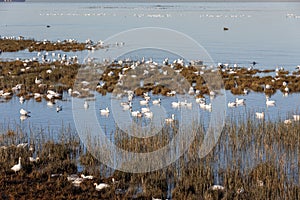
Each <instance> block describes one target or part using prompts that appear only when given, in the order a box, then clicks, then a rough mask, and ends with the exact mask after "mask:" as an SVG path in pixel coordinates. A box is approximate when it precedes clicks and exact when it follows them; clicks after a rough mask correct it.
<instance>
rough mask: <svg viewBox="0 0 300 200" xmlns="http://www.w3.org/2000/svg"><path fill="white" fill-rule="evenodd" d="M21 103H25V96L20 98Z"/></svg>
mask: <svg viewBox="0 0 300 200" xmlns="http://www.w3.org/2000/svg"><path fill="white" fill-rule="evenodd" d="M19 101H20V103H21V104H23V103H24V101H25V98H24V97H23V96H20V98H19Z"/></svg>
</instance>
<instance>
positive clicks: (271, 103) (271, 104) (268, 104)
mask: <svg viewBox="0 0 300 200" xmlns="http://www.w3.org/2000/svg"><path fill="white" fill-rule="evenodd" d="M266 104H267V106H274V105H275V101H274V100H270V99H269V98H267V101H266Z"/></svg>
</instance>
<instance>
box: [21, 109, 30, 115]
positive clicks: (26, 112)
mask: <svg viewBox="0 0 300 200" xmlns="http://www.w3.org/2000/svg"><path fill="white" fill-rule="evenodd" d="M29 113H30V112H29V111H26V110H24V109H23V108H21V110H20V114H21V115H22V116H28V114H29Z"/></svg>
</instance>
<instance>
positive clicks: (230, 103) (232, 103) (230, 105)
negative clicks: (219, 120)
mask: <svg viewBox="0 0 300 200" xmlns="http://www.w3.org/2000/svg"><path fill="white" fill-rule="evenodd" d="M235 106H236V103H235V102H229V103H228V107H229V108H234V107H235Z"/></svg>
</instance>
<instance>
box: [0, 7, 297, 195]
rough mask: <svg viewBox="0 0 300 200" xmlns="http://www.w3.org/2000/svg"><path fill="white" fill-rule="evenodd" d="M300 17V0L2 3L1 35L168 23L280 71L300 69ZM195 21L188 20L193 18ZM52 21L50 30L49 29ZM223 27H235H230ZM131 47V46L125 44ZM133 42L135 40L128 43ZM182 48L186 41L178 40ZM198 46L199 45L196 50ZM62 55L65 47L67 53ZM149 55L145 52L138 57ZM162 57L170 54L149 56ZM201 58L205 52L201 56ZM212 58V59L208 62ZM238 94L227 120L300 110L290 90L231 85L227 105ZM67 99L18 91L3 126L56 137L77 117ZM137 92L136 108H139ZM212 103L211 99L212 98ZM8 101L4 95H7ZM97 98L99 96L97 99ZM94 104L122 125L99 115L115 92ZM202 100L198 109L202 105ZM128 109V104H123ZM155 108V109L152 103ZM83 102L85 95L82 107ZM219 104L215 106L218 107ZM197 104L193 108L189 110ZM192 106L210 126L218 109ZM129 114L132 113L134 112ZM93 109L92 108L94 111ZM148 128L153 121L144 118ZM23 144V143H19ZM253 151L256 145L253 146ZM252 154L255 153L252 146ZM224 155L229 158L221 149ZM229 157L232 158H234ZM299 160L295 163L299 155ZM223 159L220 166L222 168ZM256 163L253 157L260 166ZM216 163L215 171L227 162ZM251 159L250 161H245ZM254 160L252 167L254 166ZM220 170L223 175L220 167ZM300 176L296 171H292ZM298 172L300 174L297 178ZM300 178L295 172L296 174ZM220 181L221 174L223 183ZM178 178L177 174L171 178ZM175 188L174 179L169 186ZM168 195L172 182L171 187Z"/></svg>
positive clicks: (166, 100)
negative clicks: (240, 89) (23, 96)
mask: <svg viewBox="0 0 300 200" xmlns="http://www.w3.org/2000/svg"><path fill="white" fill-rule="evenodd" d="M289 13H293V14H295V16H298V15H300V4H299V3H226V4H225V3H163V4H156V3H139V4H132V3H76V4H69V3H56V4H51V3H28V2H27V3H20V4H10V3H7V4H1V8H0V19H2V20H1V21H0V35H1V36H12V35H14V36H19V35H22V36H25V37H30V38H34V39H37V40H43V39H48V40H53V41H54V40H58V39H60V40H64V39H67V38H75V39H78V40H79V41H85V40H86V39H87V38H90V39H92V40H95V41H98V40H104V39H106V38H108V37H110V36H111V35H114V34H117V33H119V32H121V31H125V30H128V29H131V28H140V27H149V26H150V27H151V26H155V27H157V26H158V27H164V28H170V29H174V30H176V31H179V32H182V33H184V34H187V35H188V36H190V37H192V38H193V39H194V40H195V41H197V42H198V43H199V44H200V45H202V46H203V47H204V48H205V49H206V50H207V52H208V54H209V55H210V56H211V57H212V59H213V61H214V62H215V63H218V62H222V63H230V64H234V63H238V64H239V65H240V66H245V67H248V66H250V63H251V62H253V61H256V62H257V63H258V64H257V65H256V66H255V67H257V68H262V69H275V66H277V65H279V66H284V67H285V68H286V69H287V70H294V68H295V66H297V65H299V64H300V56H299V52H300V46H299V44H300V37H299V35H300V19H299V18H296V17H289V16H287V14H289ZM187 22H189V23H187ZM46 25H50V26H51V27H50V28H46ZM223 27H229V30H228V31H223ZM125 45H127V44H125ZM128 45H130V44H128ZM175 45H176V46H177V47H180V41H178V42H177V43H176V44H175ZM191 51H192V50H191ZM36 53H37V52H31V53H30V52H28V51H26V50H25V51H21V52H16V53H2V54H1V55H0V59H15V58H22V59H25V58H32V57H33V56H36ZM60 53H62V52H60ZM89 53H90V52H88V51H83V52H69V53H67V54H68V55H78V58H79V61H80V62H83V59H84V58H86V56H87V55H89ZM138 56H142V55H138ZM145 56H146V57H147V56H148V57H154V58H157V59H158V60H159V61H161V60H162V59H163V58H164V57H165V56H164V55H160V54H157V55H145ZM199 59H201V58H199ZM206 64H208V65H210V64H212V63H210V62H208V61H206ZM153 98H154V99H156V98H161V99H162V105H161V107H159V108H161V109H162V108H164V110H165V113H164V115H163V118H165V117H170V116H171V114H173V113H174V114H175V115H176V116H177V117H179V118H180V114H182V110H178V109H174V108H172V107H171V102H173V101H177V98H176V97H163V96H153ZM235 98H245V99H246V105H244V106H239V107H236V108H227V109H226V116H227V117H228V118H233V117H236V116H238V117H237V118H239V117H240V118H241V119H245V118H246V117H249V116H250V117H253V118H254V114H255V112H265V116H266V120H271V121H279V120H285V119H287V118H291V115H292V114H294V113H297V114H300V101H299V99H300V94H290V95H288V96H283V94H282V93H281V92H280V91H278V92H276V93H275V94H274V95H273V96H272V97H271V99H274V100H276V106H274V107H267V106H266V104H265V95H264V94H263V93H254V92H250V93H249V95H247V96H243V95H237V96H235V95H232V94H231V93H230V91H226V103H225V104H226V105H227V102H229V101H234V100H235ZM63 99H64V101H58V102H57V104H56V105H62V107H63V109H62V111H61V112H59V113H57V112H56V109H55V108H56V105H53V106H52V107H51V106H49V105H47V102H46V101H45V100H42V102H39V103H38V102H35V101H34V100H33V99H31V100H29V101H25V102H24V104H20V103H19V100H18V98H17V97H15V96H14V97H13V98H12V99H11V100H9V101H7V102H1V103H0V112H1V115H0V123H1V124H3V126H4V127H3V129H6V127H10V128H13V129H14V128H20V129H21V130H22V131H23V132H26V133H27V134H31V135H32V136H33V137H35V136H36V137H38V136H39V135H41V134H43V131H42V130H44V129H48V128H49V129H51V130H52V131H53V135H52V136H49V137H50V138H54V139H56V135H59V133H60V130H61V127H62V125H64V126H70V127H71V128H72V129H75V123H74V119H73V112H72V111H74V110H73V109H74V107H73V105H72V97H70V96H69V95H68V94H67V93H65V94H64V96H63ZM140 99H141V98H136V99H135V101H134V102H133V103H134V109H140V108H141V106H140V105H139V103H138V101H139V100H140ZM206 99H207V101H208V102H209V101H210V99H209V97H206ZM1 100H2V99H1ZM90 103H92V102H90ZM94 103H95V107H91V106H90V107H89V109H88V110H89V111H95V114H96V117H97V121H98V122H99V123H100V125H101V127H102V128H103V130H105V132H106V134H107V135H108V136H111V135H110V133H112V132H113V131H114V130H115V123H116V122H115V120H114V117H115V116H114V114H113V113H111V114H109V115H108V116H103V115H100V112H99V110H100V109H103V108H106V107H108V108H109V109H110V110H112V106H115V107H118V106H119V105H117V104H112V98H111V95H110V94H108V95H106V96H101V95H100V94H96V101H95V102H94ZM196 106H197V107H196ZM20 108H24V109H26V110H29V111H31V114H30V117H29V118H27V119H25V120H23V121H21V120H20V114H19V110H20ZM118 108H121V107H118ZM153 108H155V107H154V106H153ZM80 109H82V110H84V108H83V100H82V108H80ZM213 109H214V108H213ZM190 111H191V110H188V109H186V112H190ZM193 111H197V113H198V114H199V115H200V117H201V118H202V121H203V122H204V123H205V126H206V127H207V126H208V124H209V118H210V115H211V113H210V112H208V111H205V110H202V109H200V108H199V106H198V105H195V104H194V105H193ZM127 112H128V111H127ZM87 113H89V112H87ZM117 114H120V115H119V116H118V119H120V120H124V121H125V119H127V118H128V115H126V111H121V113H120V112H119V113H117ZM133 121H134V122H141V123H142V124H144V125H145V126H146V125H148V124H149V120H144V119H142V120H141V121H139V120H136V119H133ZM20 142H23V141H20ZM253 151H254V150H253ZM249 152H250V151H249ZM249 152H244V154H243V155H242V156H243V161H245V162H248V163H251V162H253V160H249V159H250V153H249ZM220 160H226V158H225V156H224V155H223V154H222V153H221V154H220ZM225 163H227V164H228V163H230V159H228V160H227V162H225V161H224V165H226V164H225ZM295 163H296V161H295ZM218 164H219V166H218ZM255 164H256V163H255V162H253V166H254V165H255ZM220 165H222V163H221V164H220V163H216V170H218V169H219V168H222V167H224V166H220ZM245 165H247V164H245ZM247 166H249V165H247ZM216 174H218V173H217V172H216ZM293 175H295V174H292V175H291V177H292V176H293ZM295 177H296V176H295ZM295 177H294V178H295ZM219 181H220V180H219V179H218V177H216V182H219ZM170 182H172V180H170ZM169 187H172V183H170V184H169ZM168 190H169V193H170V191H171V188H169V189H168Z"/></svg>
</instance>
